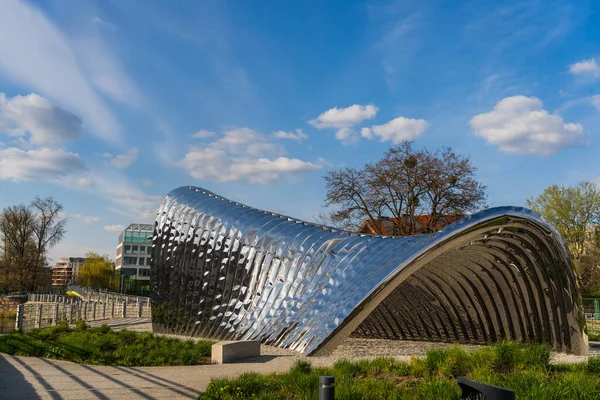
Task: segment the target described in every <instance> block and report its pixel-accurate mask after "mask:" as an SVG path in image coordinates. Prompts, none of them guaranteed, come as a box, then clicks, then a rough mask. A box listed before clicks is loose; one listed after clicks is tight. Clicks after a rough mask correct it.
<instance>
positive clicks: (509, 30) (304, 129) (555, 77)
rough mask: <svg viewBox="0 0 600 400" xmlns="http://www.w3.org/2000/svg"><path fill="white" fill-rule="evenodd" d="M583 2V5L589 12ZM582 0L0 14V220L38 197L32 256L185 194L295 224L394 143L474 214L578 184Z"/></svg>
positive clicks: (588, 17) (593, 102) (593, 70)
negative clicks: (43, 201)
mask: <svg viewBox="0 0 600 400" xmlns="http://www.w3.org/2000/svg"><path fill="white" fill-rule="evenodd" d="M596 3H597V2H596ZM599 12H600V5H598V4H595V2H593V1H562V0H555V1H535V0H534V1H528V2H519V1H443V0H438V1H396V2H394V1H328V2H323V1H304V2H293V1H277V2H249V1H236V2H234V1H231V2H229V1H177V2H164V1H151V0H147V1H133V0H113V1H110V0H105V1H99V0H98V1H91V0H77V1H75V0H72V1H69V0H65V1H41V0H40V1H16V0H4V1H1V2H0V207H5V206H7V205H11V204H16V203H20V202H29V201H30V200H31V199H32V198H33V197H34V196H35V195H40V196H50V195H51V196H53V197H55V198H56V199H57V200H58V201H59V202H61V203H63V204H64V207H65V213H66V216H67V217H68V218H69V223H68V230H69V232H68V234H67V236H66V237H65V239H64V240H63V242H62V243H61V244H59V245H58V246H57V247H56V248H55V249H53V250H52V251H51V254H50V255H51V257H52V258H54V259H56V258H58V257H60V256H78V255H83V254H85V252H87V251H88V250H95V251H99V252H101V253H107V254H109V255H110V256H112V257H114V251H115V246H116V242H117V235H118V233H117V231H118V230H119V229H122V227H124V226H126V225H128V224H129V223H131V222H153V219H154V215H155V214H154V213H155V211H156V208H157V206H158V204H159V203H160V200H161V198H162V196H164V195H165V194H166V193H167V192H168V191H169V190H171V189H173V188H176V187H179V186H182V185H196V186H201V187H204V188H206V189H208V190H211V191H213V192H216V193H218V194H221V195H223V196H225V197H229V198H231V199H234V200H237V201H240V202H244V203H246V204H249V205H252V206H255V207H259V208H265V209H269V210H272V211H277V212H281V213H284V214H287V215H291V216H294V217H298V218H302V219H312V218H313V217H314V216H316V215H317V214H318V213H319V212H321V211H323V209H322V204H323V200H324V193H325V190H324V183H323V174H324V173H325V172H326V171H327V170H329V169H331V168H340V167H342V166H360V165H362V164H363V163H365V162H368V161H371V160H376V159H378V158H380V157H381V156H382V154H383V152H384V151H385V150H386V149H387V148H389V146H391V145H393V144H394V143H396V142H398V141H400V140H403V139H413V140H415V142H416V145H417V146H418V147H422V146H426V147H428V148H431V149H435V148H437V147H439V146H451V147H453V148H454V149H455V150H457V151H458V152H460V153H462V154H464V155H467V156H470V157H471V159H472V162H473V164H474V165H475V166H476V167H477V168H478V169H479V171H478V176H479V178H480V179H481V180H482V181H483V182H484V183H485V184H487V185H488V186H489V188H488V195H489V199H488V203H489V204H490V205H492V206H498V205H523V203H524V200H525V198H526V197H529V196H534V195H537V194H538V193H539V192H540V191H541V190H543V188H544V187H546V186H548V185H551V184H553V183H561V184H575V183H578V182H579V181H582V180H592V181H596V180H598V177H600V163H598V162H597V159H598V154H599V151H600V144H599V143H598V139H597V138H598V133H599V132H598V130H599V128H598V126H600V124H599V122H600V14H599Z"/></svg>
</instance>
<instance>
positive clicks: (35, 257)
mask: <svg viewBox="0 0 600 400" xmlns="http://www.w3.org/2000/svg"><path fill="white" fill-rule="evenodd" d="M61 213H62V205H61V204H59V203H58V202H56V201H55V200H54V199H53V198H52V197H48V198H45V199H40V198H39V197H36V198H35V199H34V200H33V201H32V202H31V204H29V205H25V204H19V205H16V206H8V207H6V208H5V209H4V210H2V212H1V213H0V237H1V238H2V263H1V264H0V267H1V268H2V271H1V272H0V276H2V277H3V281H4V282H3V289H4V290H5V291H9V290H11V291H15V290H19V291H21V290H28V291H34V290H36V289H38V288H40V287H41V286H45V285H48V282H47V280H48V279H47V278H48V276H49V275H48V273H47V272H48V271H47V270H46V269H47V252H48V250H49V249H50V248H51V247H53V246H54V245H56V244H57V243H58V242H59V241H60V240H61V239H62V238H63V236H64V234H65V232H66V229H65V227H66V220H65V219H64V218H62V217H61ZM42 278H43V279H42Z"/></svg>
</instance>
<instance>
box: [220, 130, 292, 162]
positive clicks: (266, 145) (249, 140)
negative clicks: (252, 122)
mask: <svg viewBox="0 0 600 400" xmlns="http://www.w3.org/2000/svg"><path fill="white" fill-rule="evenodd" d="M210 147H211V148H213V149H220V150H224V151H226V152H228V153H231V154H237V155H248V156H261V155H265V154H269V153H280V152H282V148H281V147H279V146H276V145H274V144H273V143H270V142H269V141H268V140H267V138H265V137H264V136H263V135H261V134H260V133H258V132H256V131H255V130H252V129H250V128H231V129H227V130H225V131H224V132H223V136H222V137H220V138H219V139H217V140H215V141H214V142H212V143H211V144H210Z"/></svg>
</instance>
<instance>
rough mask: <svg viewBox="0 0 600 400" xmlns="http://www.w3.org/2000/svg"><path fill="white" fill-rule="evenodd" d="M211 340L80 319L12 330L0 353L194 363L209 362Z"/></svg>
mask: <svg viewBox="0 0 600 400" xmlns="http://www.w3.org/2000/svg"><path fill="white" fill-rule="evenodd" d="M212 344H213V342H210V341H198V342H195V341H193V340H186V341H182V340H179V339H173V338H167V337H163V336H156V335H154V334H152V333H137V332H132V331H127V330H122V331H119V332H115V331H113V330H112V329H111V328H110V327H108V326H102V327H99V328H89V327H88V326H87V325H86V324H85V323H83V322H80V323H79V324H78V325H77V327H76V328H69V327H68V326H67V325H66V324H63V325H59V326H56V327H52V328H46V329H36V330H33V331H31V332H27V333H19V332H13V333H10V334H8V335H3V336H0V353H7V354H15V355H20V356H33V357H46V358H56V359H60V360H68V361H74V362H77V363H86V364H96V365H122V366H161V365H197V364H208V363H210V350H211V345H212Z"/></svg>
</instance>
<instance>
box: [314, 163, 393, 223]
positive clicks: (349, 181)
mask: <svg viewBox="0 0 600 400" xmlns="http://www.w3.org/2000/svg"><path fill="white" fill-rule="evenodd" d="M325 181H326V182H327V197H326V200H325V205H326V206H331V205H338V206H341V207H340V208H339V209H338V210H336V211H333V212H331V213H329V214H328V216H327V217H326V218H328V219H329V221H330V223H331V224H332V225H334V226H336V227H339V228H343V229H351V228H353V227H355V226H358V225H359V224H360V223H361V222H362V220H364V218H365V216H367V218H369V219H372V220H377V219H379V218H381V216H382V212H383V203H382V201H381V199H380V197H379V195H378V193H376V192H374V191H373V190H371V189H372V188H371V182H370V180H369V174H368V173H367V172H366V171H365V170H357V169H355V168H343V169H341V170H339V171H331V172H329V173H328V174H327V175H326V176H325Z"/></svg>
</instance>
